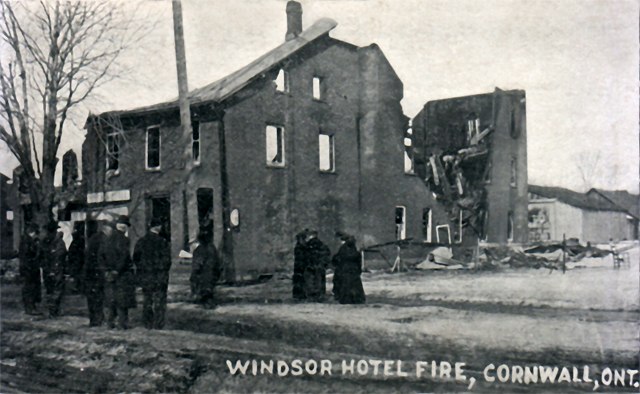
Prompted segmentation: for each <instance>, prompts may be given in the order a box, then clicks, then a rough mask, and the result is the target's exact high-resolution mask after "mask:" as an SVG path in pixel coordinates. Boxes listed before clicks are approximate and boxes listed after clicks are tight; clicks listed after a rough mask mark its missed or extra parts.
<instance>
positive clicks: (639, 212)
mask: <svg viewBox="0 0 640 394" xmlns="http://www.w3.org/2000/svg"><path fill="white" fill-rule="evenodd" d="M587 194H588V195H595V194H597V195H600V196H602V197H603V198H605V199H607V200H608V201H609V202H611V203H612V204H614V205H616V206H618V207H620V208H623V209H624V210H626V211H627V212H629V213H630V214H631V215H633V216H634V217H635V218H636V219H638V218H640V195H638V194H631V193H629V192H628V191H626V190H603V189H596V188H593V189H590V190H589V191H588V192H587Z"/></svg>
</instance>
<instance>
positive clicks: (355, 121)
mask: <svg viewBox="0 0 640 394" xmlns="http://www.w3.org/2000/svg"><path fill="white" fill-rule="evenodd" d="M301 13H302V10H301V8H300V5H299V4H298V3H296V2H289V3H288V4H287V20H288V31H287V34H286V39H285V41H284V42H283V43H282V44H281V45H279V46H278V47H276V48H274V49H273V50H271V51H269V52H267V53H266V54H265V55H263V56H261V57H259V58H258V59H256V60H255V61H254V62H252V63H250V64H249V65H247V66H246V67H243V68H241V69H240V70H238V71H236V72H234V73H232V74H230V75H228V76H227V77H225V78H222V79H220V80H218V81H216V82H214V83H212V84H209V85H207V86H204V87H202V88H199V89H195V90H193V91H191V92H189V95H188V98H189V104H190V110H191V122H192V131H191V135H190V136H189V140H188V141H187V140H185V138H184V135H183V134H182V132H181V127H180V115H179V108H178V100H177V99H176V100H174V101H169V102H164V103H159V104H156V105H151V106H147V107H142V108H137V109H132V110H126V111H112V112H105V113H101V114H98V115H90V116H89V117H88V119H87V137H86V140H85V142H84V144H83V154H82V158H83V165H82V168H83V180H84V182H85V184H86V187H87V210H86V215H85V218H86V220H87V222H88V223H87V229H88V230H89V231H91V229H92V228H93V226H92V225H91V223H92V221H93V220H95V219H96V218H98V217H99V215H100V214H104V213H111V214H128V215H129V216H130V217H131V221H132V227H131V229H130V234H129V235H130V237H131V238H132V241H133V243H135V241H136V240H137V238H139V237H141V236H142V235H143V234H144V232H145V231H146V224H147V223H148V222H149V221H150V219H151V218H153V217H160V218H163V219H164V221H165V223H166V226H165V228H163V234H164V235H165V236H166V237H167V238H168V239H169V240H170V241H171V247H172V254H173V256H174V257H177V256H178V254H179V253H180V251H181V250H183V249H187V248H188V244H189V241H190V240H192V239H195V237H196V236H197V233H198V229H199V227H200V226H202V225H204V224H206V223H211V221H212V222H213V228H214V241H215V242H216V244H217V245H218V246H220V245H221V243H222V240H223V239H224V240H225V242H224V245H223V247H222V248H221V250H222V251H223V258H224V260H225V272H226V277H227V279H229V280H237V279H241V278H243V277H255V276H257V275H259V274H261V273H268V272H274V271H276V270H279V269H287V268H289V267H290V266H291V265H292V261H293V245H294V240H295V234H296V233H298V232H299V231H301V230H302V229H304V228H311V229H317V230H318V231H319V236H320V238H321V239H323V240H324V241H325V242H327V243H328V245H329V246H330V247H331V249H332V250H334V251H335V250H336V249H337V246H338V243H337V240H336V239H335V237H334V234H335V232H336V231H338V230H339V231H345V232H348V233H352V234H354V235H355V236H356V237H357V240H358V244H359V245H360V246H362V247H366V246H369V245H375V244H380V243H385V242H389V241H394V240H397V239H407V238H412V239H413V240H415V241H420V242H424V243H456V242H459V241H460V237H461V234H462V233H463V231H461V230H462V227H463V224H462V222H461V219H460V218H461V216H459V215H453V214H452V212H451V209H450V208H451V207H449V206H446V205H445V204H443V202H442V199H441V195H440V194H439V193H437V192H434V191H432V190H431V187H430V184H429V182H428V181H427V182H425V169H426V166H425V161H424V160H425V159H427V158H428V157H429V156H428V155H430V154H432V153H431V151H430V150H429V149H427V148H426V146H428V145H429V144H430V143H431V142H432V141H430V140H426V141H425V140H424V139H423V140H419V139H418V138H416V144H415V147H416V152H419V154H416V155H415V162H416V169H417V170H418V171H417V172H415V171H411V170H410V171H406V169H405V167H404V162H403V160H404V159H405V155H406V146H405V144H406V142H405V141H406V140H407V139H406V138H405V136H406V133H407V129H408V127H409V123H410V122H409V118H407V117H406V116H405V115H404V114H403V111H402V107H401V104H400V101H401V100H402V98H403V84H402V81H400V79H399V78H398V76H397V75H396V73H395V71H394V70H393V68H392V66H391V65H390V64H389V62H388V60H387V59H386V57H385V56H384V54H383V53H382V51H381V50H380V48H379V47H378V46H377V45H375V44H372V45H369V46H366V47H358V46H355V45H352V44H350V43H347V42H344V41H340V40H337V39H335V38H333V37H331V36H330V35H329V33H330V32H331V30H332V29H334V28H335V27H336V25H337V24H336V22H334V21H333V20H331V19H321V20H319V21H317V22H316V23H314V24H313V25H312V26H310V27H309V28H308V29H306V30H304V31H303V30H302V19H301ZM496 94H497V93H496ZM507 97H511V96H509V93H504V94H501V95H500V100H501V101H500V103H501V104H500V105H507V103H511V101H509V100H507ZM490 102H491V99H489V103H490ZM503 102H504V104H502V103H503ZM483 103H484V101H483ZM478 104H480V102H478ZM474 105H475V104H474ZM509 105H511V104H509ZM514 105H515V104H514ZM518 105H519V106H518V110H521V111H522V114H521V116H522V118H518V119H519V120H520V119H524V118H523V116H524V104H518ZM481 107H482V108H483V110H484V109H485V108H484V105H481ZM501 108H502V107H501ZM477 112H478V113H480V110H479V109H478V110H477ZM482 115H484V113H483V114H482ZM462 116H463V117H466V116H468V114H467V113H465V114H464V115H462ZM508 116H509V115H506V112H505V113H503V112H502V110H500V111H499V115H498V116H497V117H496V118H495V119H499V121H500V122H501V123H500V125H499V126H498V127H496V130H497V129H498V128H499V129H500V131H499V132H495V133H494V134H495V136H492V137H489V138H487V139H485V140H484V141H482V144H483V145H486V144H487V141H489V140H491V139H493V140H494V143H495V144H500V143H502V137H498V135H501V134H500V133H502V127H503V125H502V123H503V122H506V123H507V126H508V124H509V122H511V120H510V119H506V120H504V119H503V118H505V117H507V118H508ZM417 119H419V118H417ZM465 119H466V118H465ZM493 121H494V119H493V118H491V119H490V118H486V120H485V119H484V118H483V122H487V124H488V123H490V122H493ZM414 124H417V122H416V120H414ZM483 124H484V123H483ZM507 126H504V127H507ZM522 127H524V126H522ZM414 129H415V130H416V131H415V132H414V136H417V135H418V134H419V133H418V130H422V129H420V127H417V128H416V126H414ZM433 132H436V131H433ZM420 133H423V135H425V136H426V135H428V132H427V131H426V129H425V130H424V131H421V132H420ZM509 138H511V137H509ZM524 139H525V133H524V130H522V134H521V136H520V137H519V141H524ZM425 142H426V145H425ZM518 146H522V147H524V145H518ZM187 147H188V151H189V154H188V155H187V154H185V149H186V148H187ZM451 147H453V145H451ZM443 152H448V150H447V149H443ZM517 152H520V151H517ZM515 153H516V151H515V150H514V154H515ZM412 155H413V153H412ZM187 156H188V157H187ZM509 157H510V156H509ZM523 157H524V158H525V161H524V164H523V165H522V166H521V167H520V168H519V169H518V173H519V174H521V173H522V172H524V174H525V175H521V176H523V178H524V179H522V182H523V184H524V185H526V155H524V153H523ZM421 158H422V159H421ZM421 160H422V161H421ZM495 160H496V165H495V166H494V175H495V176H496V177H499V176H504V177H506V179H507V182H509V173H508V172H507V173H506V174H502V172H501V171H502V161H500V160H501V159H495ZM507 160H508V159H507ZM518 160H521V158H519V159H518ZM503 183H504V182H503V181H502V180H497V179H496V180H495V181H494V183H493V189H492V188H491V187H489V188H488V189H489V191H490V193H489V194H490V195H493V194H491V193H493V192H492V191H491V190H494V189H495V190H497V189H498V187H504V185H503ZM507 187H508V188H510V187H509V186H507ZM525 187H526V186H525ZM518 190H519V189H518ZM496 193H497V191H496ZM514 196H515V194H514ZM497 198H498V199H499V200H498V201H502V198H503V196H497ZM525 199H526V189H525ZM519 201H520V200H517V199H515V197H514V200H513V204H516V203H517V202H519ZM490 206H491V205H490ZM490 209H493V210H492V211H490V215H489V220H491V216H492V214H493V212H495V213H496V219H495V220H496V223H497V215H498V213H501V208H499V206H495V208H490ZM509 209H511V210H512V212H513V217H514V222H515V223H519V222H518V220H519V217H520V215H521V212H520V209H519V208H518V207H516V206H515V205H514V206H513V207H511V208H509ZM522 209H523V210H524V218H525V223H524V226H525V230H526V201H525V202H524V206H523V208H522ZM505 215H506V211H505ZM465 225H467V224H465ZM517 226H519V224H517V225H516V233H517V234H518V236H517V237H514V239H515V240H519V239H521V238H520V236H519V228H518V227H517ZM445 231H446V232H447V235H446V236H445V235H444V234H445ZM496 231H502V233H504V234H506V228H505V229H502V228H500V230H496ZM489 234H490V237H489V239H490V240H491V234H493V233H492V232H491V231H490V232H489ZM496 234H497V232H496ZM496 238H497V236H496ZM503 238H505V241H506V237H503ZM470 239H475V241H477V236H474V237H470Z"/></svg>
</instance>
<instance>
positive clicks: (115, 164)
mask: <svg viewBox="0 0 640 394" xmlns="http://www.w3.org/2000/svg"><path fill="white" fill-rule="evenodd" d="M119 159H120V134H119V133H118V131H115V130H111V131H109V132H108V133H107V171H109V170H113V171H117V170H118V168H119V165H120V160H119Z"/></svg>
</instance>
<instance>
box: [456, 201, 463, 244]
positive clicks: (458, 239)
mask: <svg viewBox="0 0 640 394" xmlns="http://www.w3.org/2000/svg"><path fill="white" fill-rule="evenodd" d="M456 242H457V243H462V209H461V210H460V216H459V217H458V238H457V239H456Z"/></svg>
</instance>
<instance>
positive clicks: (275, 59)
mask: <svg viewBox="0 0 640 394" xmlns="http://www.w3.org/2000/svg"><path fill="white" fill-rule="evenodd" d="M337 25H338V23H337V22H335V21H334V20H333V19H329V18H322V19H320V20H318V21H316V22H315V23H314V24H313V25H311V27H309V28H308V29H306V30H305V31H303V32H302V33H300V35H299V36H297V37H295V38H293V39H291V40H289V41H285V42H283V43H282V44H280V45H279V46H277V47H276V48H274V49H272V50H271V51H269V52H267V53H265V54H264V55H262V56H260V57H259V58H257V59H256V60H254V61H253V62H251V63H249V64H248V65H246V66H245V67H242V68H241V69H239V70H237V71H235V72H233V73H231V74H229V75H227V76H226V77H224V78H222V79H219V80H217V81H215V82H213V83H210V84H208V85H206V86H203V87H201V88H198V89H195V90H192V91H191V92H189V101H190V104H197V103H203V102H221V101H224V100H225V99H227V98H229V97H230V96H232V95H233V94H235V93H237V92H238V91H240V90H241V89H242V88H244V87H245V86H247V85H248V84H249V83H250V82H252V81H253V80H255V79H256V78H257V77H259V76H261V75H262V74H263V73H265V72H267V71H269V70H270V69H271V68H272V67H274V66H275V65H277V64H278V63H280V62H281V61H283V60H285V59H286V58H288V57H289V56H291V55H293V54H294V53H295V52H297V51H299V50H300V49H302V48H304V47H305V46H307V45H308V44H309V43H311V42H313V41H314V40H316V39H318V38H320V37H322V36H324V35H325V34H328V33H329V32H330V31H331V30H333V29H334V28H335V27H336V26H337ZM177 107H178V99H177V98H176V99H173V100H170V101H166V102H163V103H159V104H154V105H149V106H145V107H139V108H135V109H131V110H125V111H110V112H105V113H104V114H110V115H121V114H134V113H144V112H152V111H159V110H164V109H170V108H177Z"/></svg>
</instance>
